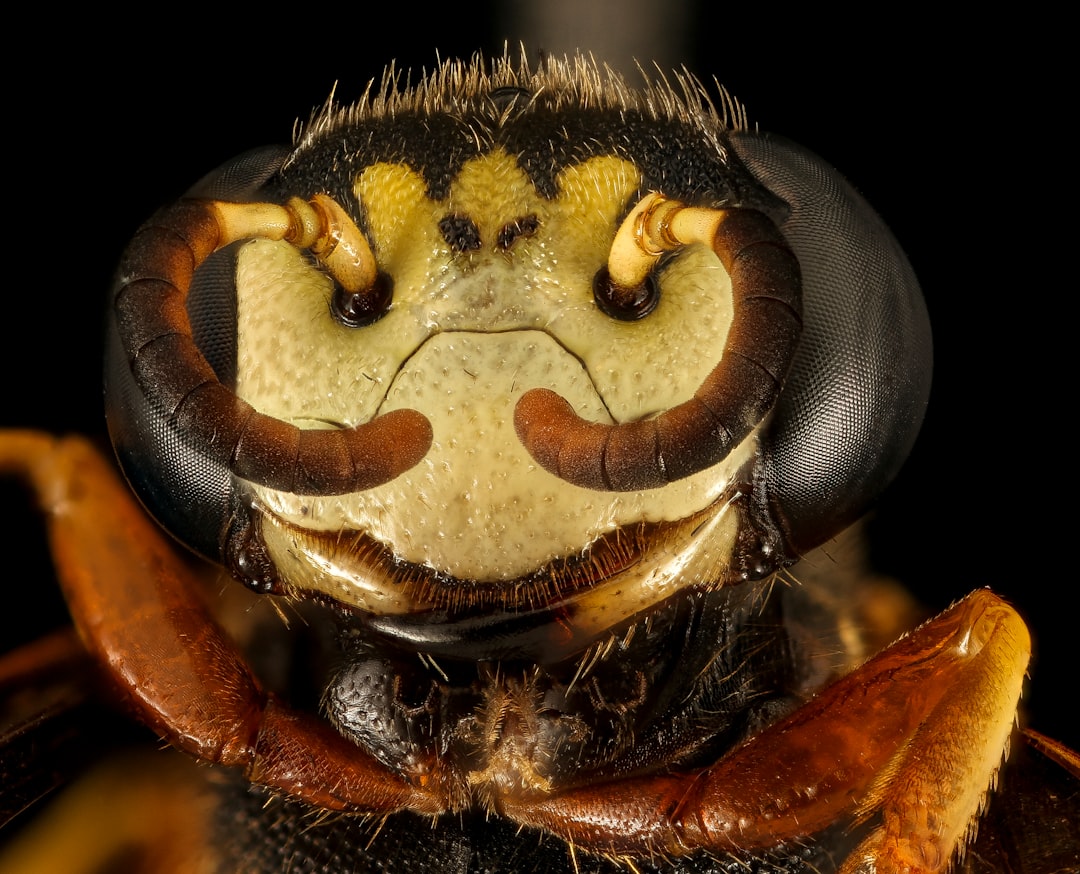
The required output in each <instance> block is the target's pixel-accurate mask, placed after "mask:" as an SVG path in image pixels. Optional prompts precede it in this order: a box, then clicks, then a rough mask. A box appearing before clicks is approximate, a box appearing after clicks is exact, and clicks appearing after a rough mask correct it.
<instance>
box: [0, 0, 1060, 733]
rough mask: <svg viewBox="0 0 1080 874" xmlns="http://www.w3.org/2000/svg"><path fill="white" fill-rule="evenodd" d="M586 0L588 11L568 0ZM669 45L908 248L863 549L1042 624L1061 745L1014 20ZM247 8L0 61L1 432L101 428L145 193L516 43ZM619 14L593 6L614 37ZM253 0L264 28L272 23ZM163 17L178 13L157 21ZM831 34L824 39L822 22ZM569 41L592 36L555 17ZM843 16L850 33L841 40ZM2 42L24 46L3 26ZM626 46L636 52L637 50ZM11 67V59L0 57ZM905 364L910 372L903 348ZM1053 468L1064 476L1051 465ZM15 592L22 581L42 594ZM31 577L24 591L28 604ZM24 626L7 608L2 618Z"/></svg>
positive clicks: (493, 26) (1056, 512)
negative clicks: (905, 403)
mask: <svg viewBox="0 0 1080 874" xmlns="http://www.w3.org/2000/svg"><path fill="white" fill-rule="evenodd" d="M579 7H580V10H586V9H591V8H592V5H591V4H588V3H582V4H579ZM686 8H687V10H688V13H689V15H690V21H691V28H690V31H689V34H688V35H686V36H685V37H684V39H683V41H682V43H681V44H682V45H683V46H684V48H683V49H681V50H679V49H677V50H676V51H675V52H674V53H673V54H672V55H668V56H667V57H665V58H663V60H664V62H665V63H675V64H678V63H685V64H686V65H687V66H688V67H689V68H690V69H691V70H693V71H694V72H695V73H697V74H698V75H700V76H701V77H702V78H705V79H707V80H711V79H712V78H713V77H714V76H715V77H716V78H717V79H718V80H719V81H721V82H723V83H724V84H725V85H726V87H727V88H728V89H729V90H730V91H731V92H732V93H733V94H734V95H735V96H736V97H737V98H738V99H739V100H740V101H742V102H743V103H745V104H746V106H747V107H748V110H749V113H750V117H751V119H752V121H754V122H756V123H757V124H758V125H759V126H760V127H761V128H762V129H763V130H774V131H776V132H779V133H783V134H785V135H787V136H789V137H791V138H792V139H795V140H797V141H799V142H801V143H802V144H803V145H806V146H808V147H810V148H812V149H814V150H815V151H817V152H818V153H819V154H821V155H822V156H823V157H825V158H826V159H827V160H828V161H830V162H831V163H833V164H834V165H835V166H837V167H838V168H840V169H841V171H842V172H844V173H845V174H846V175H847V176H848V178H849V179H850V180H851V181H852V182H853V183H854V184H855V185H856V186H857V187H858V188H859V189H860V190H861V191H862V192H863V193H864V194H865V195H866V197H867V198H868V199H869V200H870V202H871V203H872V204H874V206H875V207H876V208H877V210H878V211H879V212H880V213H881V214H882V215H883V216H884V217H885V219H886V221H887V222H888V223H889V224H890V225H891V227H892V228H893V230H894V232H895V234H896V235H897V237H898V238H899V239H900V241H901V243H902V244H903V245H904V247H905V248H906V250H907V252H908V254H909V256H910V258H911V260H912V262H913V264H914V266H915V269H916V272H917V274H918V275H919V276H920V279H921V282H922V284H923V288H924V293H925V296H926V299H927V303H928V307H929V310H930V314H931V319H932V322H933V324H934V331H935V355H936V364H935V366H936V370H935V383H934V390H933V395H932V398H931V406H930V411H929V414H928V417H927V420H926V425H925V428H924V431H923V433H922V435H921V437H920V440H919V443H918V444H917V446H916V448H915V451H914V453H913V455H912V458H911V460H910V462H909V464H908V466H907V468H906V469H905V471H904V472H903V474H902V475H901V478H900V480H899V481H898V482H897V483H896V484H895V485H894V487H893V488H892V489H891V490H890V491H889V493H888V494H887V495H886V496H885V498H884V500H883V501H882V503H881V506H880V509H879V511H878V514H877V517H876V520H875V522H874V525H873V531H874V534H875V541H874V542H875V551H874V557H875V561H876V563H877V564H878V566H879V567H881V568H882V569H884V570H886V571H888V572H890V573H893V574H895V575H897V576H899V577H900V578H902V579H903V580H904V581H905V582H906V583H907V584H909V585H910V586H911V587H912V588H914V589H915V590H916V591H917V592H918V594H919V596H920V597H921V598H922V599H923V600H924V601H926V602H927V603H928V604H931V605H933V606H935V607H942V606H944V605H946V604H948V603H949V602H950V601H951V600H953V599H954V598H957V597H959V596H960V595H962V594H963V593H965V592H967V591H970V590H971V589H972V588H975V587H979V586H990V587H992V588H993V589H995V590H996V591H998V592H1000V593H1002V594H1003V595H1005V596H1006V597H1007V598H1008V599H1009V600H1011V601H1012V602H1013V603H1014V604H1016V605H1017V606H1018V608H1019V609H1020V610H1021V611H1022V612H1023V613H1024V615H1025V616H1026V617H1027V618H1028V620H1029V622H1030V624H1031V627H1032V628H1033V631H1034V635H1035V640H1036V654H1035V660H1034V662H1033V666H1032V675H1033V681H1032V683H1031V684H1030V688H1029V690H1028V693H1027V697H1026V706H1027V709H1028V712H1029V714H1030V716H1031V721H1032V722H1033V723H1034V725H1035V726H1036V727H1038V728H1041V729H1042V730H1044V731H1046V732H1048V733H1051V734H1055V735H1057V736H1058V737H1060V738H1062V739H1064V740H1066V741H1068V742H1070V743H1072V744H1073V745H1074V746H1077V745H1080V731H1078V730H1077V727H1076V726H1075V725H1074V724H1073V723H1072V722H1071V721H1070V719H1069V716H1068V714H1067V712H1066V704H1065V702H1066V701H1067V700H1068V698H1069V697H1071V695H1072V694H1073V693H1074V690H1075V674H1076V666H1077V655H1076V648H1075V645H1074V644H1075V642H1076V641H1075V639H1076V637H1077V636H1078V634H1077V632H1076V631H1075V630H1074V628H1075V627H1076V624H1077V614H1078V608H1080V597H1078V595H1077V584H1076V582H1075V579H1074V577H1075V574H1074V573H1073V570H1072V567H1071V562H1070V555H1069V549H1070V547H1071V542H1072V540H1071V534H1072V531H1071V528H1072V525H1071V524H1069V525H1068V528H1066V525H1067V523H1070V522H1071V516H1070V515H1069V512H1067V511H1065V510H1063V509H1061V507H1060V506H1059V505H1060V504H1061V503H1062V502H1065V501H1068V499H1069V498H1070V497H1071V492H1072V488H1071V486H1072V479H1073V477H1072V474H1071V469H1072V465H1073V462H1072V460H1071V458H1069V450H1068V446H1069V445H1071V440H1070V437H1069V435H1068V432H1067V431H1066V425H1065V423H1064V417H1065V413H1066V411H1065V409H1064V402H1066V401H1067V400H1068V398H1069V397H1072V396H1074V395H1075V391H1074V390H1068V389H1066V388H1064V386H1063V383H1064V380H1065V378H1066V377H1067V375H1068V374H1069V373H1071V372H1073V368H1071V367H1070V368H1069V369H1066V368H1065V366H1063V365H1062V364H1061V363H1060V361H1059V357H1060V358H1062V359H1063V358H1064V355H1063V354H1062V353H1063V352H1068V351H1070V350H1069V349H1068V346H1067V344H1066V345H1065V347H1064V348H1061V347H1060V346H1059V344H1058V343H1057V342H1056V336H1057V335H1056V332H1055V331H1054V323H1055V321H1056V322H1058V323H1062V322H1064V321H1065V319H1066V318H1070V317H1068V315H1067V313H1066V312H1065V311H1064V308H1063V307H1061V306H1060V305H1059V306H1055V303H1056V301H1057V299H1059V298H1060V297H1061V296H1062V291H1059V288H1062V283H1061V281H1060V280H1059V279H1057V278H1056V276H1055V274H1056V272H1057V270H1058V267H1057V265H1058V264H1059V263H1061V262H1065V260H1066V259H1065V254H1064V253H1063V252H1062V251H1060V250H1059V249H1058V248H1057V247H1056V246H1055V245H1054V240H1053V238H1054V236H1055V234H1054V232H1053V231H1052V228H1053V225H1052V224H1051V222H1050V221H1049V219H1048V218H1047V217H1046V216H1045V215H1044V213H1043V210H1044V208H1045V207H1046V205H1047V204H1048V203H1049V202H1051V201H1056V202H1059V203H1060V202H1061V201H1062V200H1063V198H1062V196H1061V195H1059V194H1058V193H1057V192H1056V191H1055V190H1054V189H1053V188H1052V187H1051V181H1050V180H1053V179H1054V178H1056V169H1057V168H1056V167H1055V166H1054V165H1053V161H1054V158H1053V156H1052V154H1046V153H1043V154H1040V153H1038V152H1036V151H1035V148H1036V147H1035V146H1033V145H1032V143H1033V141H1040V140H1043V139H1044V134H1045V132H1046V127H1047V125H1052V123H1053V114H1051V115H1050V116H1049V117H1046V116H1044V115H1043V114H1042V113H1041V112H1040V111H1039V106H1040V105H1041V104H1040V101H1042V100H1044V99H1045V89H1044V85H1045V83H1042V82H1039V83H1035V82H1033V81H1031V80H1025V79H1021V78H1017V77H1018V76H1019V75H1020V73H1018V65H1016V64H1014V63H1013V62H1012V57H1013V53H1014V51H1016V50H1018V49H1019V48H1021V47H1023V46H1024V45H1027V44H1028V43H1029V42H1030V38H1029V35H1028V34H1027V33H1026V32H1025V31H1024V30H1023V25H1022V22H1019V23H1016V24H1015V27H1014V29H1013V30H1012V31H1011V32H1009V33H1005V32H995V31H987V30H983V31H982V35H981V37H980V38H979V40H978V41H975V39H974V37H973V36H972V35H971V34H969V33H968V32H965V31H963V30H960V29H956V30H952V31H944V30H942V29H941V27H940V25H939V23H938V22H936V21H934V20H933V19H929V18H926V19H914V18H911V19H905V20H899V19H896V18H890V17H889V16H888V13H876V18H875V21H874V22H870V21H869V20H867V21H858V20H855V21H852V20H847V21H845V22H832V21H827V20H823V19H821V18H813V19H811V18H807V19H806V20H801V21H791V20H786V19H783V18H781V17H780V14H779V13H778V12H775V11H773V12H769V13H767V14H764V15H762V16H760V17H757V18H746V17H735V16H732V15H730V14H726V13H724V12H721V11H720V10H718V9H717V8H715V7H714V6H713V5H710V4H704V3H702V4H696V3H690V4H688V5H687V7H686ZM373 9H374V7H373V6H369V5H365V4H354V6H353V7H352V9H351V10H348V13H346V11H345V10H343V9H341V8H335V7H328V8H324V9H321V10H316V9H314V8H312V9H301V10H297V11H296V14H295V15H294V16H293V17H283V16H281V15H280V14H275V15H274V16H273V19H272V20H271V19H270V17H269V13H264V12H262V11H261V10H259V9H258V8H254V7H252V8H249V9H248V10H246V12H245V13H244V15H243V16H242V17H241V16H236V17H233V18H223V17H222V15H221V12H220V10H215V11H214V12H213V14H211V15H208V16H207V17H200V16H199V15H198V13H197V10H193V9H190V8H189V9H187V10H186V11H185V12H184V13H183V15H182V16H180V15H179V14H178V13H176V12H175V11H174V12H166V13H156V14H160V15H164V16H165V17H162V18H159V19H157V20H154V21H151V20H150V19H149V18H147V19H146V20H145V21H138V20H134V21H128V22H127V23H126V24H125V25H124V27H125V28H126V30H125V32H124V34H123V35H121V32H120V30H119V29H116V28H113V29H110V30H108V31H106V33H107V34H108V35H107V36H106V37H104V39H102V38H101V37H95V38H91V37H90V33H91V28H92V27H93V28H94V29H95V31H96V32H100V29H99V25H100V24H101V22H99V21H95V20H92V19H90V18H87V19H85V20H74V19H67V20H66V21H65V22H63V25H64V27H63V31H64V33H66V34H67V36H64V37H58V36H57V35H56V30H55V26H56V25H57V22H49V21H44V20H40V19H37V20H33V19H32V21H33V24H32V26H28V27H27V29H26V31H25V32H24V33H23V34H21V35H19V36H21V38H22V39H23V40H25V42H26V43H27V45H28V48H29V55H28V56H29V57H32V58H33V61H32V62H30V63H27V64H26V65H24V66H20V67H18V68H13V67H11V64H12V62H11V61H10V60H9V61H6V62H5V63H6V64H8V71H7V75H6V76H5V81H6V90H7V93H8V105H7V107H6V111H5V115H6V124H5V129H6V131H7V135H6V137H5V140H6V145H7V154H8V157H7V158H6V159H5V161H6V162H7V168H8V173H7V174H5V176H6V178H5V185H4V188H5V189H6V191H5V192H4V193H5V194H6V195H7V197H8V198H10V199H9V200H8V202H7V210H6V212H7V215H8V217H7V220H6V228H7V234H6V237H7V239H6V241H5V246H4V258H5V263H6V264H7V270H6V271H5V278H6V281H5V282H4V283H3V287H4V302H5V307H6V308H7V314H8V315H7V318H6V320H5V321H4V323H3V328H2V330H3V337H4V340H3V343H2V344H0V347H2V353H0V354H2V355H3V360H2V362H0V363H2V365H3V370H2V371H0V372H2V373H3V374H4V380H5V390H4V403H3V405H2V407H0V418H2V421H0V424H3V425H4V426H22V427H26V426H34V427H39V428H46V429H49V430H53V431H57V432H63V431H69V430H78V431H84V432H91V433H95V434H101V433H103V422H102V412H101V396H100V376H99V364H98V362H99V360H100V336H101V329H102V323H103V311H104V295H105V290H106V288H107V286H108V284H109V278H110V273H111V271H112V268H113V265H114V264H115V261H116V258H117V256H118V255H119V253H120V251H121V249H122V248H123V246H124V243H125V241H126V240H127V238H128V237H129V236H130V235H131V233H132V232H133V231H134V229H135V228H136V226H137V225H138V224H139V223H140V222H141V221H142V220H143V219H144V218H145V217H147V216H148V215H149V214H150V213H151V212H152V211H153V210H154V209H156V208H157V207H158V206H160V205H162V204H163V203H165V202H167V201H169V200H171V199H173V198H175V197H176V196H178V195H179V194H181V193H182V192H183V190H184V189H185V188H186V187H187V186H188V185H189V184H191V183H192V182H193V181H195V180H196V179H197V178H199V177H200V176H201V175H202V174H203V173H204V172H205V171H207V170H209V169H211V168H213V167H215V166H216V165H218V164H219V163H221V162H222V161H224V160H225V159H227V158H229V157H231V156H232V155H234V154H236V153H238V152H241V151H243V150H245V149H247V148H249V147H251V146H254V145H261V144H265V143H271V142H287V141H288V140H289V138H290V136H291V131H292V125H293V122H294V120H295V119H297V118H304V119H306V117H307V115H308V113H309V112H310V110H311V109H312V108H313V107H315V106H316V105H318V104H321V103H322V102H323V100H324V99H325V98H326V96H327V95H328V94H329V92H330V90H331V88H332V86H333V85H334V83H335V81H337V82H338V83H339V84H338V91H337V93H338V97H339V99H342V100H350V99H353V98H355V97H357V96H358V95H359V94H360V93H361V92H362V90H363V88H364V86H365V85H366V83H367V82H368V80H369V79H371V78H372V77H378V76H379V75H380V72H381V70H382V67H383V66H384V64H385V63H386V62H388V61H390V60H391V59H395V58H396V59H397V61H398V63H399V66H401V67H403V68H407V67H412V68H414V69H419V68H421V67H427V68H428V69H430V68H431V67H432V66H433V65H434V63H435V62H436V51H438V53H439V56H440V57H443V58H447V57H468V56H469V55H471V54H472V53H473V52H474V51H477V50H483V51H485V52H488V53H491V52H498V51H501V49H502V46H503V44H504V41H506V40H509V41H510V43H511V45H515V44H516V43H517V41H518V40H520V39H522V38H525V39H526V41H527V42H528V43H529V46H530V49H533V48H535V44H534V42H533V41H532V40H531V39H529V35H528V34H527V33H523V32H522V31H520V30H519V29H516V28H515V26H513V25H511V24H509V23H507V20H506V18H504V17H503V13H504V12H505V9H504V8H503V7H502V6H501V5H500V4H496V3H493V2H481V3H473V4H471V5H468V6H467V7H466V6H463V5H461V4H453V5H452V8H450V7H448V8H447V10H446V12H445V13H431V12H422V11H417V10H416V9H414V8H413V7H412V6H411V5H410V6H409V7H404V6H403V7H402V8H401V9H400V10H398V9H394V8H392V7H391V8H389V9H387V8H386V7H379V13H380V14H381V13H383V12H388V14H389V16H390V17H391V20H392V25H391V26H390V27H385V26H380V24H379V21H378V20H376V18H375V17H374V15H375V14H376V13H375V12H374V11H373ZM623 14H624V13H617V14H614V15H612V16H610V17H609V18H608V19H606V21H607V24H608V29H609V30H613V31H617V30H618V28H619V27H620V18H621V16H622V15H623ZM264 15H265V16H266V17H264ZM168 16H172V17H171V18H170V17H168ZM842 28H843V29H842ZM565 30H566V43H565V44H564V45H557V46H544V47H545V48H552V49H555V50H558V51H562V50H565V49H566V48H573V47H574V46H575V45H580V46H581V47H582V48H589V43H588V42H587V41H586V40H588V36H587V35H586V34H585V31H584V30H581V31H580V34H579V31H578V30H577V28H576V25H575V20H574V19H570V20H569V21H568V23H567V24H566V28H565ZM852 33H855V34H856V36H854V37H853V36H852ZM12 36H13V38H14V39H13V41H15V42H17V41H18V38H16V35H15V34H12ZM630 51H631V52H632V53H634V54H636V55H637V56H638V57H640V58H642V59H649V58H650V57H651V55H652V50H651V48H650V45H649V44H648V40H646V41H645V42H643V43H641V44H637V45H634V46H632V47H631V48H630ZM8 57H11V56H10V55H9V56H8ZM897 366H903V362H897ZM1063 471H1069V473H1063ZM3 512H4V518H5V523H6V524H5V527H6V529H7V531H8V537H9V542H8V553H9V561H8V570H7V571H6V572H5V583H4V585H5V587H6V596H7V599H8V600H7V602H6V604H7V606H6V609H5V612H6V613H7V619H6V620H5V621H4V622H3V623H2V624H0V631H2V632H3V633H4V634H6V635H9V636H10V635H11V634H14V633H15V632H14V631H11V630H8V629H9V628H14V627H16V626H25V625H26V623H25V622H24V620H23V618H22V614H21V611H20V609H17V608H16V607H15V599H16V595H15V592H16V590H17V589H18V587H19V586H20V584H21V583H22V582H24V581H25V580H26V579H31V580H36V579H38V577H36V576H31V577H29V578H27V577H24V576H23V575H22V574H21V572H20V571H19V559H18V558H17V556H18V555H19V553H20V551H21V549H22V548H23V544H24V541H25V540H26V539H27V538H29V536H30V535H29V534H27V533H26V530H25V525H23V524H22V522H23V519H24V517H25V515H26V511H25V508H24V507H22V506H21V505H19V504H18V503H17V502H16V503H12V501H11V500H10V499H9V500H8V503H7V505H6V506H5V507H4V510H3ZM35 585H37V584H36V583H35ZM37 594H38V593H37V592H32V593H31V595H32V596H36V595H37ZM17 617H18V618H17Z"/></svg>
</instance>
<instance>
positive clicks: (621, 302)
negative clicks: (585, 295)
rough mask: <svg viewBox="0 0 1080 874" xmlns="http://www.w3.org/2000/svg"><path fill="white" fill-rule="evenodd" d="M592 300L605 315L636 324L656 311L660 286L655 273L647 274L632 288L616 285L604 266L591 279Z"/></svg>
mask: <svg viewBox="0 0 1080 874" xmlns="http://www.w3.org/2000/svg"><path fill="white" fill-rule="evenodd" d="M593 298H594V299H595V300H596V305H597V306H598V307H600V310H601V311H602V312H603V313H604V314H605V315H608V316H611V318H613V319H618V320H619V321H621V322H636V321H637V320H638V319H643V318H645V316H647V315H648V314H649V313H651V312H652V311H653V310H654V309H656V305H657V304H658V303H659V302H660V286H659V284H658V283H657V281H656V275H655V273H649V274H648V275H647V276H646V277H645V279H644V281H643V282H641V283H639V284H637V285H634V286H630V287H624V286H621V285H618V284H617V283H615V282H614V281H613V280H612V278H611V274H610V273H609V272H608V269H607V266H604V267H601V268H600V269H599V270H598V271H597V272H596V277H595V278H594V279H593Z"/></svg>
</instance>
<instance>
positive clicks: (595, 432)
mask: <svg viewBox="0 0 1080 874" xmlns="http://www.w3.org/2000/svg"><path fill="white" fill-rule="evenodd" d="M696 242H700V243H705V244H706V245H709V246H711V247H712V249H713V251H714V252H715V253H716V255H717V257H718V258H719V259H720V262H721V263H722V264H723V265H724V268H725V269H726V270H727V272H728V274H729V276H730V277H731V288H732V296H733V306H734V317H733V320H732V324H731V327H730V329H729V332H728V337H727V341H726V343H725V345H724V351H723V354H722V356H721V358H720V361H719V362H718V363H717V365H716V366H715V367H714V368H713V370H712V371H711V372H710V373H709V375H708V376H707V377H706V378H705V380H704V382H703V383H702V384H701V387H700V388H699V389H698V390H697V391H696V392H695V393H694V396H693V397H692V398H690V399H689V400H687V401H685V402H684V403H681V404H679V405H678V406H675V407H672V408H671V409H668V410H666V411H664V412H663V413H661V414H660V415H658V416H656V417H655V418H652V419H644V420H641V421H637V422H625V423H620V424H616V425H606V424H601V423H598V422H589V421H586V420H585V419H582V418H581V417H580V416H578V415H577V413H576V412H574V409H573V407H571V405H570V404H569V403H568V402H567V401H566V400H565V399H564V398H562V397H561V396H559V395H558V394H556V393H555V392H553V391H550V390H548V389H532V390H531V391H528V392H526V393H525V394H524V395H523V396H522V397H521V399H520V400H519V401H518V404H517V407H516V409H515V410H514V426H515V428H516V429H517V434H518V438H519V439H520V440H521V442H522V444H523V445H524V446H525V448H526V450H528V452H529V454H530V455H531V456H532V457H533V458H534V459H535V460H536V462H537V463H538V464H540V465H541V466H542V467H544V468H545V469H546V470H548V471H550V472H551V473H553V474H555V475H556V476H558V477H560V478H561V479H564V480H566V481H568V482H571V483H573V484H575V485H579V486H583V487H584V488H589V489H596V490H600V491H615V492H625V491H636V490H639V489H648V488H656V487H658V486H663V485H666V484H667V483H670V482H674V481H675V480H679V479H682V478H684V477H687V476H690V475H691V474H695V473H697V472H699V471H702V470H705V469H706V468H708V467H711V466H712V465H714V464H716V463H718V462H719V461H721V460H723V459H724V457H725V456H727V454H728V453H729V452H730V451H731V450H732V449H733V448H734V447H735V446H737V445H738V444H739V443H741V442H742V441H743V440H744V439H745V438H746V437H747V436H748V435H749V434H750V432H751V431H752V430H753V429H754V428H755V427H757V425H758V424H760V422H761V421H762V419H764V417H765V416H766V415H767V414H768V412H769V410H771V409H772V407H773V405H774V404H775V402H776V399H777V396H778V395H779V393H780V389H781V387H782V386H783V382H784V378H785V376H786V375H787V371H788V368H789V366H790V364H791V361H792V358H793V357H794V354H795V347H796V344H797V343H798V340H799V333H800V331H801V328H802V292H801V288H802V286H801V277H800V272H799V262H798V260H797V259H796V257H795V255H794V254H793V253H792V251H791V249H790V248H788V245H787V243H786V242H785V240H784V237H783V236H782V235H781V233H780V231H779V230H777V228H776V226H775V225H774V224H773V223H772V221H771V220H770V219H769V218H768V217H766V216H765V215H764V214H763V213H761V212H758V211H756V210H752V209H742V208H735V209H704V208H697V207H688V206H685V205H684V204H681V203H679V202H677V201H671V200H667V199H665V198H664V197H662V196H661V195H659V194H655V193H653V194H649V195H647V196H646V197H644V198H642V200H641V201H640V202H639V203H638V205H637V206H636V207H635V208H634V209H633V210H632V211H631V213H630V214H629V215H628V216H627V217H626V220H625V221H624V222H623V224H622V226H621V227H620V229H619V231H618V233H617V234H616V236H615V240H614V241H613V242H612V246H611V254H610V256H609V260H608V273H609V274H610V277H611V281H612V283H614V284H615V285H616V287H617V288H620V289H626V290H629V289H633V288H634V287H636V286H638V285H640V284H641V283H642V282H644V281H645V280H646V278H647V276H648V275H649V272H650V271H651V270H652V269H653V267H654V266H655V264H656V262H657V260H659V258H660V256H661V255H662V254H663V253H664V252H668V251H672V250H674V249H677V248H680V247H681V246H685V245H688V244H690V243H696Z"/></svg>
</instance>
